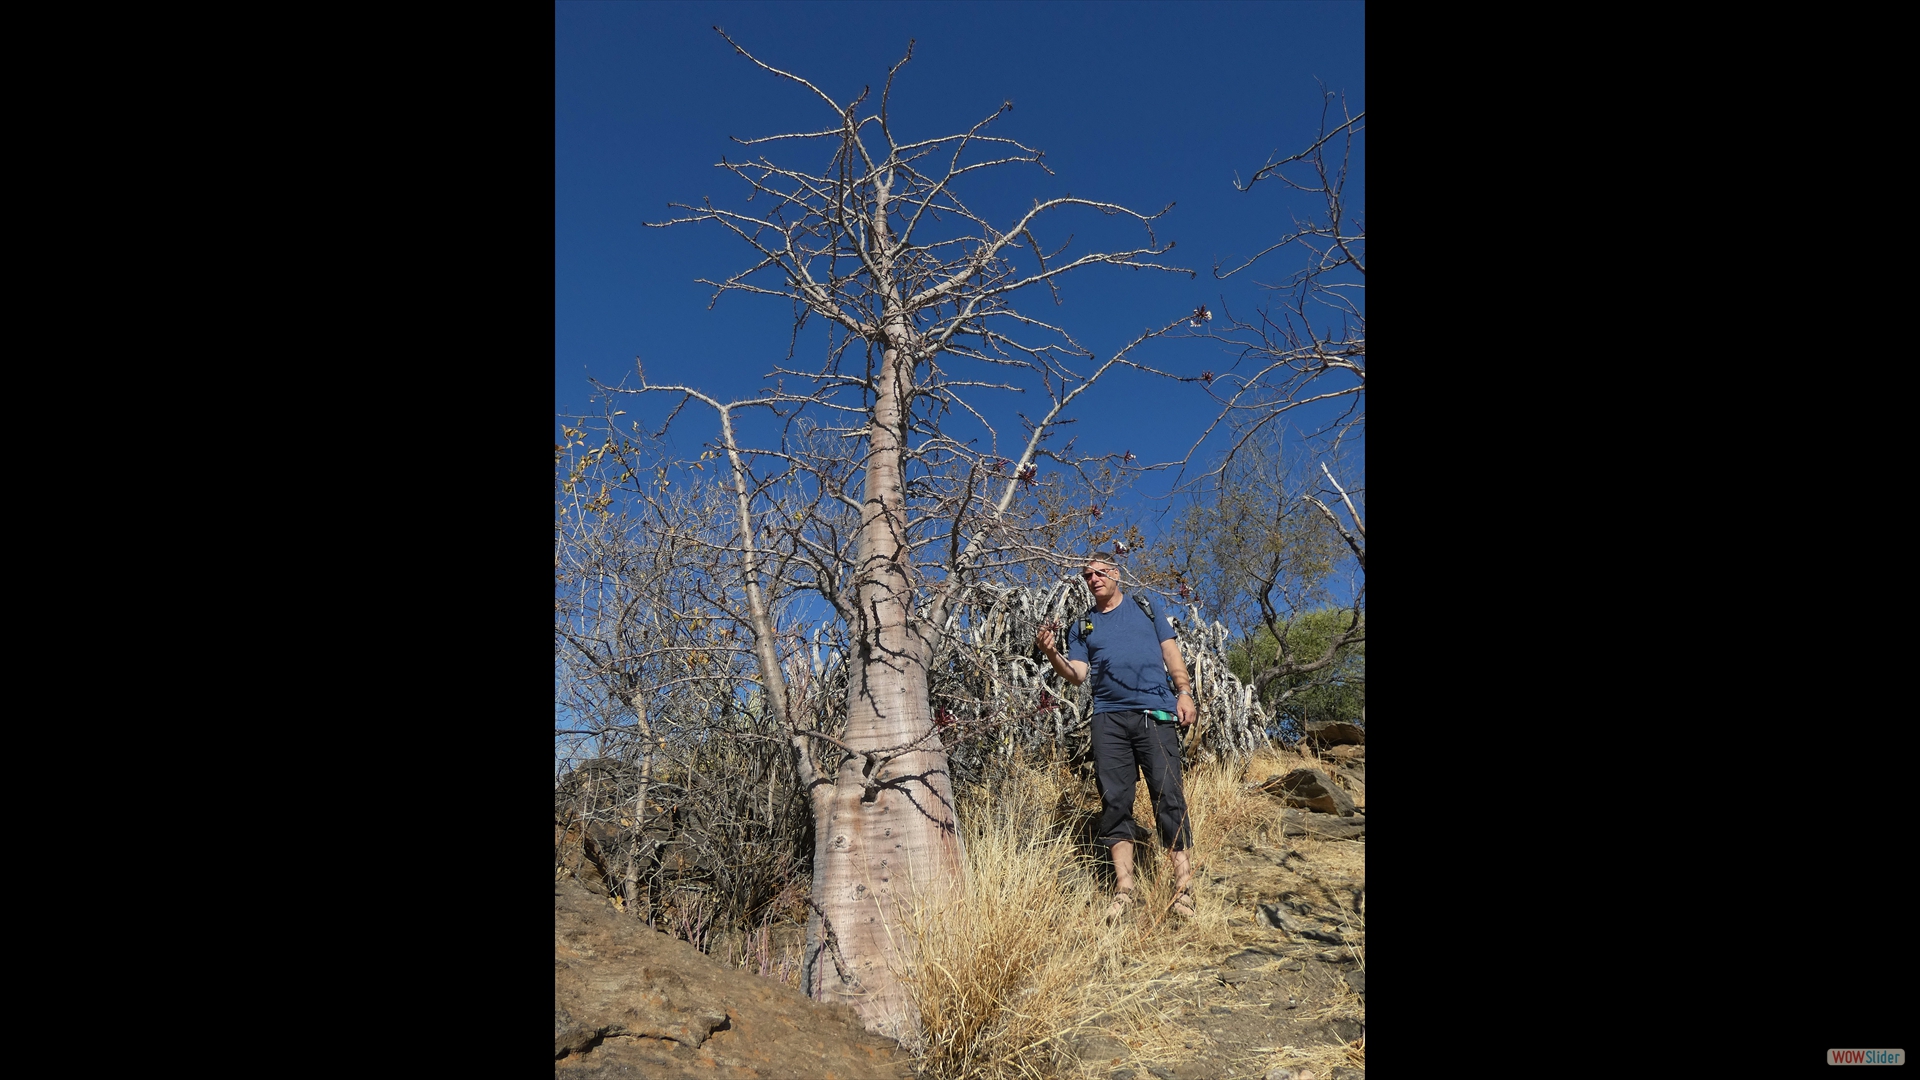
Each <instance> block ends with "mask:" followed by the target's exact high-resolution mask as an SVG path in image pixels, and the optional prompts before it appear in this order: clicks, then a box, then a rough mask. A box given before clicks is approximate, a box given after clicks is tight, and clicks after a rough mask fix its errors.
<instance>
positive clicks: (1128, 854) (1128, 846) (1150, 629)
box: [1034, 551, 1199, 922]
mask: <svg viewBox="0 0 1920 1080" xmlns="http://www.w3.org/2000/svg"><path fill="white" fill-rule="evenodd" d="M1080 576H1081V577H1082V578H1083V579H1085V581H1086V583H1087V588H1088V589H1090V590H1092V592H1093V605H1094V607H1093V610H1092V611H1090V612H1088V613H1087V614H1086V615H1085V616H1084V617H1082V618H1079V619H1075V620H1074V622H1073V625H1071V626H1070V627H1068V628H1067V652H1066V655H1064V656H1063V655H1062V654H1061V653H1060V652H1059V651H1058V650H1057V649H1056V648H1055V646H1054V637H1053V632H1054V627H1053V626H1050V625H1043V626H1042V627H1041V628H1040V631H1039V633H1038V634H1036V635H1035V636H1034V644H1035V645H1036V646H1038V647H1039V649H1040V651H1041V652H1042V653H1044V654H1045V655H1046V657H1047V660H1048V662H1049V663H1051V664H1052V665H1053V670H1055V671H1057V672H1059V673H1060V676H1061V677H1062V678H1064V679H1066V680H1067V681H1068V682H1070V683H1072V684H1074V685H1075V686H1078V685H1080V684H1081V683H1083V682H1086V681H1087V679H1088V678H1092V679H1093V760H1094V767H1095V772H1096V775H1097V776H1098V777H1099V779H1100V802H1101V804H1102V806H1103V809H1102V812H1101V815H1100V827H1099V829H1098V830H1097V831H1096V832H1095V834H1094V835H1095V836H1096V837H1097V839H1098V841H1099V843H1101V844H1104V845H1107V847H1108V848H1110V849H1111V851H1112V853H1113V875H1114V889H1113V906H1112V907H1110V908H1108V909H1107V921H1108V922H1113V921H1115V920H1117V919H1119V918H1120V917H1121V916H1122V915H1124V914H1126V911H1127V908H1128V907H1129V906H1130V905H1131V904H1132V903H1133V840H1134V832H1135V828H1136V826H1135V825H1134V821H1133V792H1134V781H1135V780H1136V779H1137V778H1138V774H1139V772H1140V771H1141V770H1144V771H1145V772H1146V776H1147V792H1148V794H1150V795H1151V796H1152V797H1153V815H1154V818H1155V820H1156V822H1157V824H1158V825H1159V826H1160V840H1161V842H1162V843H1164V844H1166V846H1167V850H1168V852H1169V853H1170V855H1171V858H1172V861H1173V872H1174V893H1175V895H1174V903H1173V910H1174V911H1175V912H1176V913H1178V914H1180V915H1182V916H1191V915H1192V914H1193V895H1192V893H1191V892H1189V887H1190V886H1191V885H1192V883H1193V867H1192V864H1191V861H1190V859H1189V858H1188V855H1187V846H1188V843H1189V842H1190V841H1191V839H1192V830H1191V829H1190V828H1189V827H1188V824H1187V802H1186V796H1185V794H1184V792H1183V791H1182V789H1181V785H1180V735H1181V732H1183V731H1184V730H1185V729H1186V728H1187V726H1188V725H1190V724H1192V723H1193V721H1194V718H1195V717H1196V716H1197V715H1199V713H1198V709H1197V708H1196V706H1195V705H1194V701H1193V693H1192V691H1191V687H1192V682H1191V680H1190V679H1189V678H1188V676H1187V665H1186V662H1185V661H1184V660H1182V659H1181V657H1180V642H1179V640H1178V639H1177V638H1176V637H1175V636H1174V632H1173V627H1172V626H1170V625H1168V624H1167V621H1166V620H1165V619H1155V618H1152V617H1151V616H1149V615H1148V614H1147V613H1146V612H1144V611H1142V610H1141V609H1140V605H1138V604H1135V603H1132V602H1130V601H1127V600H1126V598H1125V597H1124V596H1123V595H1122V594H1121V592H1120V564H1119V561H1118V560H1117V559H1116V558H1115V557H1114V556H1112V555H1109V554H1108V553H1106V552H1104V551H1102V552H1097V553H1095V554H1094V555H1093V556H1091V557H1090V558H1088V560H1087V565H1086V568H1085V569H1084V570H1082V571H1081V573H1080ZM1169 678H1170V679H1171V682H1172V685H1171V686H1169V685H1168V682H1169ZM1156 712H1157V713H1159V714H1161V715H1162V716H1165V715H1167V714H1168V713H1172V714H1173V715H1174V716H1177V717H1178V718H1179V723H1178V725H1177V726H1176V725H1175V724H1173V723H1167V722H1162V721H1159V720H1157V719H1155V717H1154V716H1153V715H1152V714H1153V713H1156ZM1169 719H1171V717H1169Z"/></svg>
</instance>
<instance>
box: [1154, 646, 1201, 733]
mask: <svg viewBox="0 0 1920 1080" xmlns="http://www.w3.org/2000/svg"><path fill="white" fill-rule="evenodd" d="M1160 658H1161V659H1162V660H1165V661H1166V663H1167V674H1168V675H1169V676H1170V677H1171V678H1172V679H1173V689H1174V691H1175V692H1177V693H1178V694H1179V695H1180V700H1179V701H1177V702H1175V703H1174V706H1173V709H1174V711H1175V712H1177V713H1179V714H1180V726H1181V727H1186V726H1187V725H1188V724H1191V723H1193V722H1194V720H1196V719H1198V718H1199V716H1200V708H1199V706H1197V705H1195V704H1194V701H1193V677H1192V676H1190V675H1188V674H1187V662H1186V660H1185V659H1183V658H1182V657H1181V655H1180V639H1179V638H1168V639H1167V640H1165V641H1163V642H1161V643H1160Z"/></svg>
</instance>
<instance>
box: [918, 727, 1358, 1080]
mask: <svg viewBox="0 0 1920 1080" xmlns="http://www.w3.org/2000/svg"><path fill="white" fill-rule="evenodd" d="M1285 757H1286V758H1288V759H1289V760H1288V761H1286V762H1282V761H1281V760H1280V755H1278V754H1277V753H1276V752H1263V754H1260V755H1256V756H1255V758H1254V759H1253V760H1252V761H1251V762H1243V763H1238V764H1234V765H1222V766H1201V767H1197V768H1194V769H1191V770H1189V771H1188V772H1187V774H1186V784H1185V788H1186V795H1187V807H1188V815H1189V819H1190V821H1191V825H1192V828H1193V835H1194V842H1193V856H1192V857H1193V865H1194V880H1193V895H1194V898H1195V914H1194V916H1193V917H1192V918H1189V919H1182V918H1180V917H1178V916H1176V915H1173V914H1171V913H1170V912H1169V908H1170V906H1171V902H1172V899H1173V895H1174V889H1173V885H1174V882H1173V875H1172V866H1171V864H1170V860H1168V859H1167V858H1166V857H1165V855H1164V853H1163V852H1161V851H1160V850H1159V848H1158V845H1157V844H1142V845H1136V848H1135V850H1136V853H1137V860H1138V862H1137V872H1136V875H1135V889H1134V897H1135V903H1134V906H1133V910H1132V911H1131V912H1130V913H1129V915H1128V916H1127V918H1125V919H1124V920H1122V921H1121V923H1120V924H1119V925H1117V926H1114V927H1108V926H1107V925H1106V924H1105V923H1104V921H1103V918H1102V917H1103V915H1104V913H1105V911H1106V909H1107V905H1108V902H1109V896H1108V888H1109V885H1108V884H1107V883H1103V882H1102V881H1101V875H1100V873H1099V869H1098V867H1097V865H1096V864H1095V862H1094V860H1093V858H1092V857H1091V856H1090V855H1089V854H1088V853H1086V852H1085V851H1084V849H1076V847H1075V845H1074V844H1073V843H1072V842H1071V840H1070V836H1071V830H1072V825H1073V824H1074V820H1073V819H1074V817H1075V815H1076V814H1080V815H1084V814H1086V813H1089V812H1093V811H1097V800H1096V801H1093V803H1092V805H1089V797H1088V795H1087V794H1086V793H1085V792H1084V791H1082V790H1081V789H1080V787H1079V785H1078V783H1077V782H1075V781H1074V780H1073V779H1072V778H1071V777H1070V776H1069V775H1068V774H1066V773H1065V772H1064V771H1061V770H1054V771H1045V770H1024V771H1019V772H1016V773H1015V774H1014V775H1013V776H1012V777H1010V778H1009V779H1008V780H1007V781H1006V782H1004V783H1002V784H1000V785H997V786H996V787H995V788H994V789H993V790H991V791H987V792H982V793H977V794H975V795H973V796H972V797H970V798H968V799H966V800H965V801H963V803H962V805H961V807H960V811H961V812H960V821H961V822H962V827H963V828H964V829H965V841H966V846H967V863H968V879H967V882H966V886H965V890H964V894H963V895H962V896H960V897H959V898H958V899H957V900H955V901H953V902H951V903H949V904H947V905H946V906H945V907H934V906H930V905H929V906H923V907H921V908H918V909H916V910H915V911H914V912H913V916H912V919H911V921H910V925H909V927H908V930H909V934H910V938H911V948H910V950H909V951H910V953H911V954H912V956H913V959H912V960H911V961H910V965H911V966H910V970H909V971H908V972H907V980H906V981H907V983H908V985H909V986H911V987H912V988H913V992H914V994H915V1002H916V1005H917V1006H918V1009H919V1013H920V1020H921V1025H922V1031H923V1042H922V1044H921V1045H920V1046H919V1047H918V1048H917V1055H918V1058H919V1064H920V1066H921V1068H922V1069H923V1075H925V1076H927V1077H929V1078H937V1080H962V1078H967V1080H972V1078H981V1080H1000V1078H1012V1077H1075V1076H1078V1077H1095V1076H1104V1075H1105V1074H1106V1072H1107V1071H1109V1070H1110V1068H1111V1064H1112V1062H1111V1059H1110V1058H1107V1057H1096V1058H1094V1059H1093V1060H1088V1061H1081V1060H1080V1059H1079V1056H1078V1055H1079V1054H1080V1053H1081V1052H1088V1053H1091V1052H1092V1051H1093V1050H1095V1049H1097V1047H1092V1046H1089V1045H1088V1042H1087V1041H1086V1040H1087V1038H1088V1037H1089V1036H1099V1035H1103V1036H1106V1037H1109V1038H1113V1039H1118V1040H1120V1041H1122V1042H1124V1043H1126V1044H1127V1046H1128V1061H1129V1063H1130V1064H1133V1065H1135V1066H1137V1067H1145V1066H1150V1065H1154V1064H1157V1063H1166V1062H1170V1061H1172V1060H1175V1059H1176V1058H1178V1057H1179V1056H1181V1051H1182V1049H1183V1045H1182V1044H1183V1040H1184V1039H1185V1038H1187V1037H1188V1036H1187V1035H1185V1034H1183V1032H1184V1031H1185V1028H1184V1026H1183V1025H1181V1024H1179V1023H1178V1022H1176V1021H1175V1019H1174V1018H1173V1017H1172V1016H1171V1015H1169V1014H1168V1013H1167V1012H1165V1011H1164V1009H1165V1008H1166V1007H1167V1005H1166V1003H1167V1001H1168V997H1169V994H1170V993H1171V990H1170V987H1172V986H1174V985H1175V984H1177V983H1178V980H1179V978H1180V976H1181V975H1183V974H1186V973H1188V972H1191V971H1194V970H1196V969H1198V968H1200V967H1202V966H1204V965H1205V964H1206V963H1207V962H1208V957H1210V956H1217V954H1218V953H1219V952H1220V951H1221V950H1222V949H1226V948H1229V947H1231V945H1232V942H1233V933H1232V930H1231V929H1230V928H1229V926H1228V922H1227V915H1228V912H1227V906H1226V903H1225V902H1224V900H1223V899H1222V897H1221V896H1220V894H1219V893H1218V892H1217V891H1216V890H1213V889H1211V888H1209V887H1208V886H1209V884H1210V878H1209V875H1208V871H1209V862H1210V860H1211V859H1212V858H1214V853H1215V851H1216V850H1218V849H1219V847H1220V845H1222V844H1224V843H1226V842H1227V838H1228V837H1229V836H1236V837H1245V836H1246V835H1247V834H1248V833H1249V832H1250V831H1253V830H1257V829H1259V828H1260V827H1261V826H1262V825H1265V824H1269V823H1270V822H1271V823H1273V824H1274V825H1276V826H1277V820H1278V819H1277V817H1276V816H1275V815H1276V809H1275V803H1274V800H1273V799H1271V798H1270V797H1267V796H1265V795H1261V794H1257V793H1249V792H1248V791H1247V790H1246V784H1247V777H1248V776H1249V775H1252V776H1254V777H1256V778H1264V777H1265V776H1266V775H1268V773H1269V772H1275V771H1278V772H1284V771H1286V769H1287V768H1292V767H1295V766H1296V765H1297V763H1298V760H1299V759H1298V758H1295V757H1294V756H1293V755H1285ZM1263 769H1264V770H1266V771H1262V770H1263ZM1135 816H1136V819H1137V820H1139V821H1140V822H1142V823H1147V822H1151V821H1152V820H1153V818H1152V808H1151V806H1150V805H1148V798H1147V794H1146V788H1145V785H1144V784H1142V785H1141V786H1140V788H1139V790H1138V793H1137V802H1136V807H1135ZM1154 980H1158V981H1154ZM1320 1056H1324V1055H1320ZM1302 1063H1303V1064H1305V1063H1307V1062H1304V1061H1303V1062H1302ZM1312 1064H1315V1065H1323V1063H1322V1062H1320V1061H1318V1059H1317V1058H1316V1059H1315V1060H1314V1061H1313V1062H1312ZM1323 1075H1324V1073H1323Z"/></svg>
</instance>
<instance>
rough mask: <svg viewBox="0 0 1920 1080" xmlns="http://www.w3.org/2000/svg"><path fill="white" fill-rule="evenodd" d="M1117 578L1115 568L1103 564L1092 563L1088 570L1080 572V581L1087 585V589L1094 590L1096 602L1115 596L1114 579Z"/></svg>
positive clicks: (1088, 565) (1089, 564)
mask: <svg viewBox="0 0 1920 1080" xmlns="http://www.w3.org/2000/svg"><path fill="white" fill-rule="evenodd" d="M1117 576H1118V575H1117V574H1116V573H1115V572H1114V569H1113V567H1111V566H1108V565H1107V564H1106V563H1102V562H1090V563H1088V564H1087V567H1086V569H1084V570H1082V571H1080V579H1081V580H1082V581H1085V582H1086V583H1087V588H1089V589H1091V590H1093V598H1094V599H1095V600H1105V599H1106V598H1107V597H1109V596H1112V595H1113V588H1114V579H1115V578H1116V577H1117Z"/></svg>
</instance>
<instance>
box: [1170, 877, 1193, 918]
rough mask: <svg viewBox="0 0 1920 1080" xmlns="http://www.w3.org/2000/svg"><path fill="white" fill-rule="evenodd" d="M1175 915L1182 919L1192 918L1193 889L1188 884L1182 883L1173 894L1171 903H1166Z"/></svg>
mask: <svg viewBox="0 0 1920 1080" xmlns="http://www.w3.org/2000/svg"><path fill="white" fill-rule="evenodd" d="M1167 907H1168V909H1169V910H1171V911H1172V912H1173V913H1174V914H1175V915H1178V916H1180V917H1181V918H1183V919H1191V918H1193V890H1192V888H1191V886H1190V885H1182V886H1181V887H1180V888H1179V889H1178V890H1177V891H1175V892H1174V894H1173V903H1171V904H1169V905H1167Z"/></svg>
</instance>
